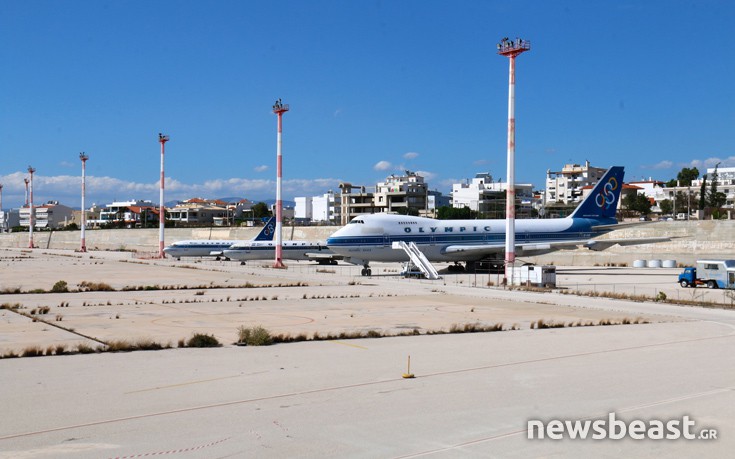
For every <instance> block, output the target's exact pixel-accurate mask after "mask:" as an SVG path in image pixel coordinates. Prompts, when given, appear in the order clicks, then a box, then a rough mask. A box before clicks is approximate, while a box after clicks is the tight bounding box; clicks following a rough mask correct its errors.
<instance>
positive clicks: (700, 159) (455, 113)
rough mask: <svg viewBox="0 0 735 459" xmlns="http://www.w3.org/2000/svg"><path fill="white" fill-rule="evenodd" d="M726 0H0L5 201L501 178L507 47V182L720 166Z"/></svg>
mask: <svg viewBox="0 0 735 459" xmlns="http://www.w3.org/2000/svg"><path fill="white" fill-rule="evenodd" d="M733 23H735V3H734V2H732V1H730V0H700V1H680V0H661V1H653V0H651V1H646V0H616V1H595V2H590V1H588V0H581V1H542V0H525V1H523V2H513V1H508V0H502V1H495V0H456V1H449V0H442V1H439V0H394V1H386V0H381V1H374V0H370V1H368V0H352V1H343V0H308V1H292V0H280V1H277V2H275V1H272V0H264V1H259V0H257V1H256V0H233V1H230V0H218V1H187V0H177V1H167V0H157V1H138V0H117V1H104V0H93V1H92V0H90V1H86V0H85V1H82V0H69V1H63V2H60V1H50V0H49V1H41V0H3V1H2V2H0V184H2V185H3V189H2V199H3V201H2V206H3V208H5V209H8V208H14V207H18V206H20V205H22V204H23V201H24V183H23V178H24V177H26V176H27V175H28V173H27V169H28V167H29V165H30V166H33V167H34V168H35V169H36V173H35V174H34V202H36V203H39V202H45V201H47V200H58V201H60V202H61V203H62V204H66V205H69V206H72V207H78V206H79V205H80V202H81V161H80V160H79V153H80V152H85V153H86V154H87V155H88V156H89V160H88V161H87V167H86V175H87V187H86V188H87V194H86V202H87V204H88V205H89V204H91V203H97V204H105V203H109V202H111V201H114V200H118V201H121V200H131V199H149V200H151V201H153V202H158V196H159V186H158V182H159V178H160V144H159V143H158V133H159V132H163V133H164V134H167V135H169V136H170V138H171V140H170V141H169V142H168V143H167V144H166V150H165V151H166V153H165V174H166V179H165V188H166V198H165V200H166V201H169V200H175V199H188V198H191V197H203V198H219V197H233V196H237V197H242V198H247V199H251V200H254V201H258V200H265V199H273V198H275V195H276V134H277V117H276V115H274V114H273V112H272V105H273V103H274V101H275V100H276V99H279V98H280V99H282V101H283V103H285V104H289V106H290V110H289V111H288V112H287V113H285V114H284V116H283V197H284V199H293V198H294V197H296V196H316V195H321V194H323V193H326V192H327V191H329V190H338V187H339V183H340V182H350V183H352V184H355V185H366V186H372V185H375V183H377V182H379V181H382V180H384V179H385V177H386V176H388V175H390V174H400V173H402V172H403V171H405V170H411V171H418V172H419V173H421V174H422V175H424V176H425V178H426V180H427V182H428V183H429V184H430V188H431V189H436V190H439V191H442V192H444V193H448V192H449V191H451V184H452V183H456V182H459V181H462V180H464V179H467V178H472V177H474V175H475V174H476V173H478V172H490V173H491V174H492V175H493V176H494V177H495V179H496V180H498V179H500V180H503V181H504V180H505V179H506V145H507V118H508V67H509V65H508V59H507V58H505V57H503V56H499V55H498V54H497V50H496V45H497V43H498V42H499V41H500V39H501V38H503V37H510V38H511V39H515V38H516V37H521V38H523V39H524V40H528V41H530V42H531V50H530V51H529V52H526V53H524V54H522V55H521V56H519V57H518V58H517V60H516V88H515V94H516V105H515V117H516V181H517V182H519V183H532V184H534V186H535V187H536V188H537V189H542V188H543V187H544V181H545V178H546V172H547V170H549V169H550V170H552V171H558V170H561V168H562V167H563V166H564V165H565V164H568V163H578V164H580V163H581V164H583V163H584V162H585V161H590V163H591V165H592V166H596V167H609V166H614V165H620V166H625V168H626V181H633V180H641V179H643V178H645V179H648V178H649V177H652V178H654V179H659V180H668V179H670V178H674V177H675V176H676V173H677V172H678V171H679V170H681V168H683V167H698V168H699V169H700V171H702V172H704V171H705V169H706V168H707V167H713V166H714V165H715V164H716V163H720V167H724V166H735V89H734V87H733V82H734V81H735V80H734V79H733V76H734V75H735V43H734V42H733V40H732V38H731V34H730V33H728V32H730V31H731V30H732V24H733Z"/></svg>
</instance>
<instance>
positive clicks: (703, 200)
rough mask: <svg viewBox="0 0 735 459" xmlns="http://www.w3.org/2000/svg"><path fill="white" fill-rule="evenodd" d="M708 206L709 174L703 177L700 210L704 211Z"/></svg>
mask: <svg viewBox="0 0 735 459" xmlns="http://www.w3.org/2000/svg"><path fill="white" fill-rule="evenodd" d="M706 205H707V174H704V175H703V176H702V187H701V188H700V189H699V210H704V208H705V207H706Z"/></svg>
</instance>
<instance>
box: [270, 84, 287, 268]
mask: <svg viewBox="0 0 735 459" xmlns="http://www.w3.org/2000/svg"><path fill="white" fill-rule="evenodd" d="M287 111H288V104H286V105H284V104H282V103H281V99H278V100H277V101H276V103H275V104H273V113H275V114H276V115H278V137H277V146H276V260H275V262H274V264H273V267H274V268H285V267H286V266H285V265H284V264H283V241H282V237H281V228H282V221H283V220H282V217H283V200H282V199H281V188H282V182H281V180H282V178H283V159H282V158H283V157H282V156H281V148H282V139H281V137H282V131H283V114H284V113H286V112H287Z"/></svg>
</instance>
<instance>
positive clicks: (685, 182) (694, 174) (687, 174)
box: [676, 167, 699, 186]
mask: <svg viewBox="0 0 735 459" xmlns="http://www.w3.org/2000/svg"><path fill="white" fill-rule="evenodd" d="M697 178H699V169H697V168H696V167H692V168H691V169H690V168H688V167H685V168H683V169H682V170H681V171H679V173H678V174H676V179H677V180H679V183H680V184H681V186H691V185H692V180H696V179H697Z"/></svg>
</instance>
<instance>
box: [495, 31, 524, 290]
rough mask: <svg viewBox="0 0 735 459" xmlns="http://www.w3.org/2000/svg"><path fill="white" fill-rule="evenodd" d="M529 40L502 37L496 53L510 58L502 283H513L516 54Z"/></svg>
mask: <svg viewBox="0 0 735 459" xmlns="http://www.w3.org/2000/svg"><path fill="white" fill-rule="evenodd" d="M530 49H531V42H530V41H527V40H521V39H520V38H516V40H515V42H514V41H512V40H508V38H503V39H502V40H501V41H500V43H498V54H500V55H501V56H506V57H508V58H509V59H510V71H509V76H508V171H507V176H508V186H507V189H506V198H505V199H506V202H505V279H503V283H506V284H507V283H508V281H509V280H510V283H511V284H512V283H513V264H514V263H515V259H516V248H515V246H516V222H515V218H516V188H515V175H516V167H515V154H516V118H515V109H516V107H515V106H516V56H518V55H519V54H521V53H523V52H525V51H529V50H530Z"/></svg>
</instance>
